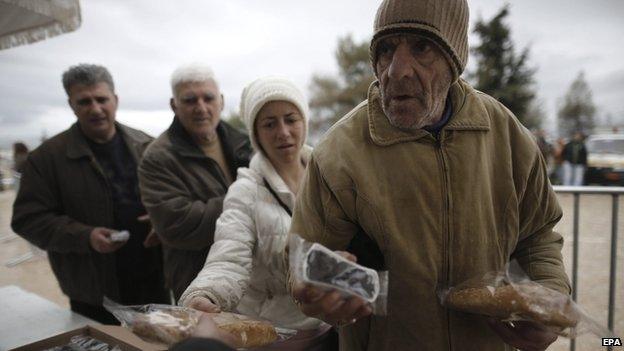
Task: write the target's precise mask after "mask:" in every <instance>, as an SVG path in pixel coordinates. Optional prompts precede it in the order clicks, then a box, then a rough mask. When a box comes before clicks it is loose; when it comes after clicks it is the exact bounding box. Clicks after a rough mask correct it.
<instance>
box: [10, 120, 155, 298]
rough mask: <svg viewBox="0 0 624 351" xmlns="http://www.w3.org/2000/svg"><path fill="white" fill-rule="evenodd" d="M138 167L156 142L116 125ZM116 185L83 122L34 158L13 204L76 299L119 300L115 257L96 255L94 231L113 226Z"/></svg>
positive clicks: (19, 227)
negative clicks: (83, 129) (100, 162)
mask: <svg viewBox="0 0 624 351" xmlns="http://www.w3.org/2000/svg"><path fill="white" fill-rule="evenodd" d="M116 127H117V132H118V133H120V134H121V135H122V137H123V139H124V141H125V143H126V144H127V146H128V149H129V151H130V153H131V155H132V157H133V158H134V159H135V161H136V162H137V163H138V160H139V159H140V157H141V155H142V154H143V151H144V150H145V149H146V147H147V145H148V144H149V143H150V142H151V141H152V138H151V137H150V136H149V135H147V134H145V133H143V132H141V131H138V130H135V129H132V128H129V127H126V126H124V125H122V124H119V123H116ZM113 222H114V218H113V200H112V193H111V189H110V185H109V184H108V181H107V180H106V178H105V176H104V173H103V172H102V169H101V168H100V166H99V165H98V163H97V161H96V159H95V156H94V155H93V153H92V152H91V149H90V148H89V145H88V143H87V140H86V138H85V136H84V135H83V134H82V132H81V131H80V127H79V125H78V123H74V125H72V126H71V127H70V128H69V129H68V130H66V131H64V132H62V133H60V134H58V135H56V136H54V137H53V138H51V139H50V140H47V141H46V142H44V143H43V144H42V145H41V146H39V147H38V148H37V149H36V150H34V151H33V152H32V153H30V155H29V156H28V158H27V160H26V163H25V166H24V173H23V174H22V179H21V185H20V189H19V192H18V194H17V198H16V199H15V203H14V204H13V219H12V222H11V226H12V228H13V230H14V231H15V232H16V233H17V234H18V235H20V236H22V237H23V238H25V239H26V240H28V241H29V242H31V243H33V244H34V245H36V246H38V247H40V248H42V249H44V250H46V251H47V252H48V258H49V260H50V265H51V266H52V270H53V271H54V274H55V275H56V278H57V279H58V281H59V284H60V286H61V290H63V292H64V293H65V294H66V295H67V296H69V298H70V299H72V300H77V301H81V302H85V303H89V304H94V305H100V304H101V303H102V296H103V295H107V296H109V297H110V298H112V299H119V289H118V282H117V275H116V266H115V254H114V253H111V254H101V253H98V252H96V251H94V250H93V249H92V248H91V245H90V243H89V235H90V233H91V231H92V230H93V228H94V227H108V228H112V226H113Z"/></svg>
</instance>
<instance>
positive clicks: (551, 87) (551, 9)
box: [0, 0, 624, 147]
mask: <svg viewBox="0 0 624 351" xmlns="http://www.w3.org/2000/svg"><path fill="white" fill-rule="evenodd" d="M379 2H380V1H378V0H331V1H326V0H317V1H288V0H264V1H259V0H227V1H212V0H205V1H200V0H196V1H191V0H178V1H160V0H158V1H156V0H133V1H125V0H98V1H96V0H83V1H82V2H81V6H82V26H81V27H80V28H79V29H78V30H77V31H76V32H73V33H69V34H64V35H61V36H58V37H55V38H52V39H49V40H46V41H42V42H38V43H34V44H30V45H26V46H21V47H16V48H12V49H8V50H2V51H0V147H7V146H9V145H10V144H11V143H13V142H14V141H15V140H25V141H26V142H27V143H28V144H29V145H30V146H31V147H33V146H36V144H38V139H39V137H40V136H41V134H42V133H45V134H47V135H48V136H52V135H54V134H56V133H58V132H60V131H62V130H64V129H66V128H67V127H69V126H70V125H71V124H72V123H73V122H74V121H75V117H74V116H73V114H72V112H71V110H70V109H69V107H68V106H67V102H66V100H67V97H66V96H65V93H64V91H63V88H62V84H61V78H60V77H61V74H62V72H63V71H64V70H65V69H67V68H68V67H69V66H71V65H74V64H77V63H83V62H86V63H98V64H102V65H105V66H106V67H108V68H109V70H110V71H111V73H112V75H113V78H114V80H115V84H116V91H117V94H118V96H119V98H120V106H119V110H118V112H117V119H118V120H119V121H121V122H124V123H127V124H129V125H131V126H134V127H138V128H141V129H143V130H145V131H147V132H148V133H150V134H152V135H154V136H156V135H158V134H160V133H161V132H162V131H164V130H165V129H166V128H167V126H168V125H169V123H170V121H171V117H172V114H171V111H170V110H169V105H168V100H169V97H170V96H171V93H170V88H169V76H170V74H171V72H172V71H173V70H174V69H175V68H176V67H177V66H178V65H180V64H183V63H188V62H193V61H202V62H206V63H208V64H209V65H211V66H212V67H213V68H214V70H215V73H216V75H217V78H218V80H219V83H220V86H221V90H222V92H223V94H224V96H225V102H226V107H225V110H226V111H225V114H227V113H229V112H231V111H236V110H238V103H239V98H240V92H241V90H242V88H243V87H244V86H245V84H246V83H248V82H250V81H251V80H253V79H255V78H257V77H260V76H265V75H281V76H286V77H289V78H291V79H292V80H293V81H294V82H295V83H297V84H298V85H299V86H300V87H301V88H302V89H304V91H305V92H306V93H307V91H308V86H309V82H310V78H311V76H312V75H313V74H314V73H328V74H331V73H334V72H336V63H335V59H334V54H333V53H334V50H335V47H336V43H337V38H338V37H341V36H344V35H346V34H349V33H351V34H352V35H353V37H354V38H355V39H356V40H357V41H360V40H365V39H368V38H370V36H371V35H372V23H373V18H374V14H375V11H376V8H377V6H378V4H379ZM505 2H506V1H503V0H469V4H470V12H471V13H470V22H471V28H472V26H473V25H474V23H475V21H476V20H477V19H478V18H485V19H489V18H491V17H492V16H493V15H494V14H495V13H496V12H498V10H499V9H500V8H501V7H502V6H503V5H504V4H505ZM510 10H511V13H510V16H509V23H510V25H511V28H512V37H513V40H514V42H515V43H516V46H517V49H521V48H523V47H526V46H530V49H531V54H530V64H531V65H532V66H534V67H536V68H537V73H536V80H537V89H538V96H539V99H540V100H541V101H542V103H543V106H544V109H545V111H546V112H547V114H548V116H549V118H550V120H549V121H547V122H546V123H545V126H546V127H547V128H548V129H552V128H553V127H554V115H555V113H556V107H557V103H558V99H559V98H560V97H561V96H563V95H564V94H565V92H566V90H567V89H568V87H569V85H570V83H571V82H572V81H573V80H574V79H575V77H576V76H577V74H578V73H579V72H580V71H581V70H582V71H584V72H585V75H586V78H587V81H588V83H589V85H590V87H591V88H592V90H593V94H594V101H595V103H596V104H597V105H598V107H599V113H598V114H599V116H600V117H601V118H605V116H607V115H611V116H612V118H613V120H616V121H618V120H619V121H622V122H624V45H622V44H623V43H624V40H623V38H624V21H622V14H624V1H621V0H592V1H589V0H579V1H569V0H521V1H515V2H511V9H510ZM0 16H2V14H0ZM470 42H471V43H475V38H474V37H473V36H472V34H471V38H470ZM469 67H470V63H469Z"/></svg>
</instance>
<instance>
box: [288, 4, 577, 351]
mask: <svg viewBox="0 0 624 351" xmlns="http://www.w3.org/2000/svg"><path fill="white" fill-rule="evenodd" d="M468 17H469V16H468V3H467V1H466V0H385V1H383V2H382V3H381V5H380V7H379V10H378V12H377V16H376V20H375V24H374V35H373V38H372V40H371V47H370V58H371V64H372V67H373V69H374V72H375V75H376V77H377V78H378V80H377V81H375V82H373V84H372V85H371V86H370V88H369V91H368V99H367V100H366V101H364V102H362V103H361V104H360V105H359V106H357V107H356V108H355V109H354V110H353V111H351V112H349V113H348V114H347V115H346V116H345V117H343V118H342V119H341V120H340V121H339V122H337V123H336V125H334V127H332V129H331V130H330V131H329V132H327V134H326V135H325V136H324V138H323V139H322V140H321V141H320V142H319V143H318V145H317V147H316V148H315V150H314V152H313V154H312V159H311V160H310V162H309V164H308V167H307V175H306V178H305V181H304V184H303V185H302V187H301V189H300V192H299V196H298V199H297V203H296V205H295V210H294V211H293V219H292V227H291V232H292V233H297V234H300V235H301V236H303V237H304V239H307V240H309V241H315V242H320V243H322V244H323V245H325V246H327V247H329V248H331V249H333V250H347V251H350V252H351V253H353V254H355V256H357V259H358V262H360V263H362V264H365V265H368V266H371V267H373V268H376V269H386V270H388V272H389V289H388V296H387V299H388V300H387V315H385V316H376V315H373V316H370V314H371V312H372V311H371V308H370V306H368V305H367V304H366V303H365V302H364V300H362V299H358V298H351V299H348V300H346V299H345V298H344V297H343V296H342V295H341V294H340V293H339V292H338V291H333V292H331V291H329V292H328V291H319V290H318V289H314V288H312V287H308V286H305V285H297V286H294V289H293V295H294V297H295V298H296V299H298V300H299V302H300V306H301V309H302V311H303V312H304V313H305V314H307V315H308V316H311V317H318V318H320V319H323V320H325V321H326V322H328V323H330V324H333V325H336V326H341V327H342V328H340V349H341V350H384V351H389V350H392V351H402V350H406V351H407V350H435V351H439V350H480V351H487V350H510V349H512V347H515V348H519V349H521V350H545V349H546V348H547V347H548V345H550V344H551V343H552V342H553V341H554V340H555V339H556V338H557V335H556V334H554V333H553V332H552V331H550V330H546V329H545V328H544V327H543V326H542V325H540V324H538V323H536V322H530V321H520V322H514V323H513V324H510V323H505V322H503V321H500V320H494V319H492V320H488V319H487V318H485V317H482V316H478V315H471V314H467V313H461V312H458V311H454V310H451V309H448V308H446V307H445V306H443V305H442V304H441V303H440V302H439V299H438V292H440V291H444V289H446V288H448V287H452V286H457V285H458V284H461V283H462V282H465V281H466V280H468V279H471V278H473V277H478V276H481V275H483V274H484V273H486V272H488V271H500V270H504V268H505V266H506V264H507V263H508V262H509V261H510V260H514V259H515V260H517V262H518V263H519V264H520V266H521V267H522V268H523V269H524V271H525V272H526V273H527V274H528V276H529V277H530V278H531V279H532V280H533V281H535V282H537V283H539V284H542V285H544V286H546V287H548V288H551V289H554V290H557V291H560V292H562V293H566V294H567V293H568V292H569V291H570V286H569V283H568V279H567V277H566V274H565V270H564V266H563V262H562V258H561V247H562V243H563V238H562V237H561V235H559V234H558V233H556V232H555V231H553V227H554V226H555V224H556V223H557V222H558V221H559V219H560V218H561V215H562V213H561V208H560V207H559V204H558V202H557V197H556V195H555V193H554V191H553V189H552V187H551V186H550V183H549V182H548V174H547V170H546V164H545V162H544V159H543V158H542V155H541V153H540V151H539V149H538V148H537V145H536V143H535V141H534V139H533V137H532V135H531V133H530V132H529V131H528V130H527V129H526V128H524V127H523V126H522V125H521V124H520V122H519V121H518V119H517V118H516V117H515V116H514V115H513V113H511V112H510V111H509V110H508V109H507V108H505V106H503V105H502V104H501V103H499V102H498V101H496V99H494V98H492V97H490V96H487V95H486V94H483V93H481V92H478V91H476V90H475V89H474V88H472V87H471V86H470V85H469V84H468V83H467V82H465V81H463V80H462V79H460V78H459V77H460V75H461V73H462V71H463V70H464V67H465V66H466V61H467V59H468V35H467V31H468ZM512 303H513V302H512Z"/></svg>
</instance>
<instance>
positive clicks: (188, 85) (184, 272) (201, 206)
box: [139, 64, 251, 300]
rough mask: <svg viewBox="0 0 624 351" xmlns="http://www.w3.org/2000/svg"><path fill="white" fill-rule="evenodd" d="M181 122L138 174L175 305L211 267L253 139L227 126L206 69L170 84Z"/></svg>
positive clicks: (177, 76) (186, 71) (196, 67)
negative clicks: (226, 201) (231, 191)
mask: <svg viewBox="0 0 624 351" xmlns="http://www.w3.org/2000/svg"><path fill="white" fill-rule="evenodd" d="M171 90H172V94H173V97H172V98H171V100H170V106H171V109H172V110H173V112H174V114H175V116H174V117H173V123H171V126H170V127H169V129H167V131H165V132H164V133H163V134H161V135H160V136H159V137H158V138H157V139H156V140H155V141H154V143H152V144H151V145H150V147H149V148H148V149H147V150H146V152H145V156H144V158H143V161H142V162H141V164H140V166H139V181H140V187H141V195H142V199H143V203H144V204H145V208H146V209H147V211H148V213H149V214H150V218H151V221H152V224H153V226H154V228H155V230H156V232H157V233H158V235H159V237H160V239H161V241H162V243H163V248H164V253H165V281H166V283H167V286H168V287H169V288H170V289H172V290H173V294H174V297H175V299H176V300H178V299H179V298H180V296H181V295H182V293H183V292H184V290H185V289H186V287H187V286H188V285H189V284H190V283H191V281H193V279H194V278H195V276H196V275H197V273H198V272H199V271H200V270H201V269H202V267H203V266H204V262H205V261H206V256H207V254H208V251H209V249H210V246H211V245H212V243H213V239H214V231H215V224H216V221H217V218H218V217H219V215H220V214H221V211H222V204H223V198H224V197H225V194H226V193H227V189H228V187H229V186H230V184H232V182H233V181H234V179H235V177H236V169H237V168H239V167H247V166H248V164H249V158H250V155H251V146H250V143H249V138H248V137H247V136H246V135H245V134H243V133H241V132H239V131H238V130H236V129H234V128H233V127H231V126H230V125H229V124H227V123H226V122H224V121H221V119H220V117H221V111H222V110H223V95H221V93H220V92H219V86H218V84H217V80H216V79H215V76H214V74H213V72H212V70H211V69H210V68H209V67H207V66H204V65H201V64H191V65H186V66H182V67H180V68H178V69H176V70H175V71H174V72H173V74H172V76H171Z"/></svg>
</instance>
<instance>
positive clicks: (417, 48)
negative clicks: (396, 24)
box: [375, 34, 452, 130]
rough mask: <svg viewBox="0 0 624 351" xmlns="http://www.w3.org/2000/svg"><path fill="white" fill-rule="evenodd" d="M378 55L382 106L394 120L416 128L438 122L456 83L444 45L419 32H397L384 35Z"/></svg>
mask: <svg viewBox="0 0 624 351" xmlns="http://www.w3.org/2000/svg"><path fill="white" fill-rule="evenodd" d="M375 55H376V57H377V64H376V66H375V69H376V71H377V76H378V77H379V85H380V90H381V100H382V108H383V111H384V113H385V114H386V116H387V117H388V119H389V120H390V123H391V124H392V125H393V126H395V127H397V128H401V129H409V130H414V129H421V128H423V127H426V126H429V125H432V124H434V123H435V122H437V121H438V120H439V118H440V117H441V116H442V113H443V112H444V107H445V103H446V97H447V95H448V90H449V88H450V86H451V83H452V73H451V68H450V66H449V63H448V61H447V60H446V58H445V57H444V54H443V53H442V51H441V50H440V48H438V46H437V45H436V44H435V43H434V42H432V41H431V40H429V39H427V38H425V37H422V36H419V35H416V34H396V35H391V36H387V37H385V38H381V39H380V42H379V43H378V45H377V48H376V50H375Z"/></svg>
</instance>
